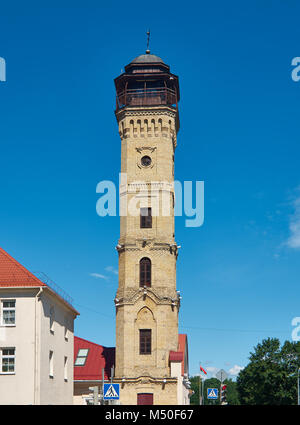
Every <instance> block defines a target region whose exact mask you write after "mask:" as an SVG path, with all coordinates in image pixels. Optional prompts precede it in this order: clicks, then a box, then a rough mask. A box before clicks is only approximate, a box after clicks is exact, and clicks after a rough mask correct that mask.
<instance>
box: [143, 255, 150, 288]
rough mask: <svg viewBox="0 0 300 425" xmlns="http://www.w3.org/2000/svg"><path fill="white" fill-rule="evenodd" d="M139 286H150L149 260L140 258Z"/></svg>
mask: <svg viewBox="0 0 300 425" xmlns="http://www.w3.org/2000/svg"><path fill="white" fill-rule="evenodd" d="M140 286H149V287H150V286H151V260H150V258H146V257H145V258H142V259H141V261H140Z"/></svg>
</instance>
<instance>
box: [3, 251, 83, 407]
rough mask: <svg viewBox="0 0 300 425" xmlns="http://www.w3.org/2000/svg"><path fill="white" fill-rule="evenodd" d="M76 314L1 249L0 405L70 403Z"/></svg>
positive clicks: (66, 300)
mask: <svg viewBox="0 0 300 425" xmlns="http://www.w3.org/2000/svg"><path fill="white" fill-rule="evenodd" d="M78 314H79V313H78V312H77V311H76V310H75V309H74V307H72V305H71V304H70V302H69V301H68V299H67V297H66V296H65V295H60V294H59V292H58V291H57V290H54V289H53V288H51V286H50V284H46V283H45V282H42V280H40V279H38V278H37V277H36V276H34V275H33V274H32V273H30V272H29V271H28V270H26V269H25V268H24V267H23V266H22V265H21V264H20V263H18V262H17V261H16V260H15V259H13V258H12V257H11V256H10V255H9V254H7V253H6V252H5V251H4V250H3V249H1V248H0V404H22V405H24V404H73V357H74V348H73V347H74V331H73V329H74V319H75V318H76V316H77V315H78Z"/></svg>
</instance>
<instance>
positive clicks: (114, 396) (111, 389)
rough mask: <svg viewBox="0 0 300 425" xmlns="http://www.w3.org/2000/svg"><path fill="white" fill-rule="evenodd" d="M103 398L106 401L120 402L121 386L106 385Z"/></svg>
mask: <svg viewBox="0 0 300 425" xmlns="http://www.w3.org/2000/svg"><path fill="white" fill-rule="evenodd" d="M103 398H104V400H119V398H120V384H104V389H103Z"/></svg>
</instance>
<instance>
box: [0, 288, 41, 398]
mask: <svg viewBox="0 0 300 425" xmlns="http://www.w3.org/2000/svg"><path fill="white" fill-rule="evenodd" d="M37 292H38V290H37V289H36V290H23V291H22V290H17V291H16V290H14V289H10V290H7V289H3V288H1V290H0V301H1V300H3V299H9V298H11V299H16V324H15V326H12V327H10V326H9V327H6V326H0V347H1V348H3V347H15V355H16V361H15V373H14V374H13V375H10V374H9V375H5V374H1V371H0V395H1V396H0V404H34V363H35V362H34V360H35V356H34V352H35V350H34V348H35V320H34V318H35V297H34V295H35V294H36V293H37Z"/></svg>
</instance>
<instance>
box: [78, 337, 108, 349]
mask: <svg viewBox="0 0 300 425" xmlns="http://www.w3.org/2000/svg"><path fill="white" fill-rule="evenodd" d="M74 338H76V339H80V340H81V341H85V342H88V343H89V344H93V345H96V346H97V347H101V348H116V347H106V345H100V344H97V343H96V342H92V341H89V340H88V339H84V338H81V337H80V336H76V335H74Z"/></svg>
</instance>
